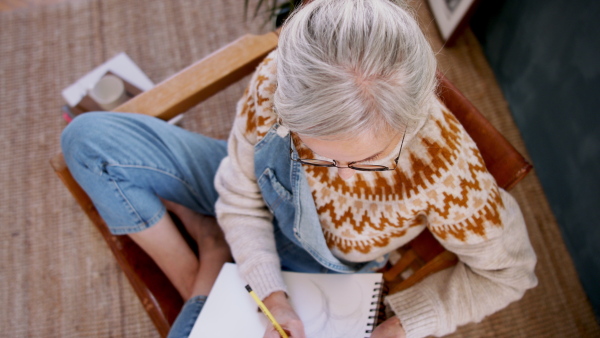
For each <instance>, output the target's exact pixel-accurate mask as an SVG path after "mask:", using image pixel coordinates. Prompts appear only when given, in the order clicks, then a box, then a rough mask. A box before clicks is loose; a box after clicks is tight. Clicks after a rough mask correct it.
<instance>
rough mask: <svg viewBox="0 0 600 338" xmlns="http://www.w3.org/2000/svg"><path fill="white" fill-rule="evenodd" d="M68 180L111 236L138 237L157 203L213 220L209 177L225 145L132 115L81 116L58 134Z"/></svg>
mask: <svg viewBox="0 0 600 338" xmlns="http://www.w3.org/2000/svg"><path fill="white" fill-rule="evenodd" d="M61 146H62V150H63V153H64V156H65V161H66V163H67V165H68V167H69V170H70V171H71V174H72V175H73V177H74V178H75V180H77V182H78V183H79V185H81V187H82V188H83V189H84V190H85V191H86V193H87V194H88V195H89V196H90V198H91V199H92V201H93V202H94V205H95V206H96V208H97V209H98V212H99V213H100V215H101V216H102V218H103V219H104V221H106V223H107V225H108V227H109V228H110V231H111V232H112V233H113V234H116V235H121V234H128V233H133V232H138V231H142V230H144V229H146V228H149V227H150V226H152V225H153V224H154V223H156V222H157V221H158V220H159V219H161V218H162V216H163V215H164V213H165V207H164V205H163V204H162V203H161V201H160V199H159V197H162V198H164V199H167V200H170V201H173V202H175V203H178V204H181V205H184V206H186V207H187V208H189V209H192V210H194V211H196V212H198V213H201V214H204V215H210V216H214V215H215V210H214V205H215V202H216V200H217V197H218V194H217V191H216V190H215V187H214V183H213V181H214V177H215V173H216V171H217V168H218V166H219V164H220V162H221V160H222V159H223V158H224V157H225V156H226V155H227V144H226V142H225V141H222V140H215V139H212V138H209V137H206V136H203V135H200V134H197V133H192V132H189V131H186V130H184V129H182V128H179V127H176V126H172V125H170V124H168V123H165V122H164V121H162V120H159V119H156V118H152V117H148V116H146V115H139V114H123V113H105V112H102V113H86V114H83V115H81V116H78V117H77V118H76V119H74V120H73V122H71V123H70V124H69V125H68V126H67V128H66V129H65V130H64V131H63V134H62V138H61Z"/></svg>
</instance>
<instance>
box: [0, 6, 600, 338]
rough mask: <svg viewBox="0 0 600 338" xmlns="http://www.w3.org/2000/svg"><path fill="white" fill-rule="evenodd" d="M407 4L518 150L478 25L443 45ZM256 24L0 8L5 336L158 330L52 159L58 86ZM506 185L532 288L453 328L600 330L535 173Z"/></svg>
mask: <svg viewBox="0 0 600 338" xmlns="http://www.w3.org/2000/svg"><path fill="white" fill-rule="evenodd" d="M413 5H414V7H415V8H416V13H418V15H419V17H420V20H421V24H422V26H423V29H424V30H425V32H426V33H427V35H428V36H429V37H430V40H431V43H432V45H433V47H434V49H435V50H436V51H437V52H438V58H439V61H440V69H441V70H442V71H443V72H444V73H445V74H446V75H447V76H448V77H449V78H450V80H451V81H453V82H454V83H455V84H456V85H457V86H458V87H459V88H460V89H461V90H462V91H463V92H464V93H465V95H466V96H467V97H468V98H470V99H471V100H472V101H473V102H474V103H475V105H476V106H477V107H478V108H479V109H480V110H481V111H482V112H483V113H484V114H485V115H486V116H487V117H488V118H489V120H490V121H491V122H492V123H493V124H494V126H496V127H497V128H498V129H499V130H500V131H501V132H502V133H503V134H504V135H506V137H507V138H508V139H509V140H510V141H511V142H512V143H513V144H514V145H515V146H516V147H517V149H519V150H520V151H521V152H522V153H524V154H526V149H525V147H524V145H523V142H522V140H521V137H520V134H519V131H518V129H517V128H516V127H515V124H514V123H513V120H512V118H511V116H510V112H509V110H508V105H507V103H506V101H505V100H504V98H503V96H502V93H501V92H500V90H499V88H498V86H497V85H496V83H495V80H494V76H493V73H492V72H491V70H490V68H489V66H488V65H487V63H486V61H485V59H484V57H483V56H482V52H481V50H480V47H479V44H478V43H477V40H476V39H475V38H474V36H473V34H472V33H471V32H470V31H468V30H467V31H466V32H465V33H464V34H463V36H462V37H461V38H460V39H459V40H458V42H457V43H456V45H454V46H452V47H446V48H443V47H442V43H441V42H440V40H439V37H438V36H437V31H436V30H435V25H434V23H433V21H432V18H431V15H430V13H429V12H428V9H427V6H425V5H424V4H422V3H421V2H419V1H416V2H414V3H413ZM250 6H251V7H250V8H252V6H253V5H252V3H251V5H250ZM261 25H262V21H261V20H254V21H252V20H251V21H245V20H244V18H243V0H219V1H212V0H169V1H164V0H127V1H124V0H72V1H71V2H66V3H61V4H57V5H51V6H47V7H41V8H36V9H30V10H17V11H13V12H7V13H0V118H1V119H0V121H1V122H0V142H1V148H0V149H1V155H0V187H1V193H0V208H1V212H0V241H1V245H0V311H1V312H0V336H2V337H28V336H31V337H88V336H91V337H96V336H97V337H109V336H110V337H156V336H158V334H157V332H156V331H155V329H154V327H153V325H152V323H151V322H150V320H149V318H148V317H147V315H146V312H145V311H144V309H143V307H142V305H141V304H140V302H139V301H138V299H137V297H136V296H135V295H134V293H133V291H132V289H131V287H130V286H129V284H128V281H127V280H126V278H125V277H124V275H123V274H122V272H121V271H120V270H119V268H118V266H117V264H116V262H115V261H114V259H113V258H112V256H111V253H110V252H109V250H108V249H107V247H106V245H105V244H104V242H103V240H102V238H101V237H100V235H99V234H98V233H97V231H96V230H95V228H94V227H93V226H92V224H91V223H90V222H89V221H88V220H87V218H86V217H85V216H84V214H83V212H81V210H80V209H79V207H78V206H77V205H76V204H75V202H74V200H73V198H72V197H71V196H70V195H69V193H68V192H67V190H66V189H65V188H64V187H63V186H62V184H61V183H60V182H59V180H58V179H57V178H56V177H55V175H54V173H53V171H52V169H51V168H50V165H49V163H48V160H49V159H50V158H51V157H52V156H53V155H55V154H56V153H58V152H59V135H60V132H61V130H62V129H63V128H64V127H65V125H66V123H65V122H64V121H63V120H62V118H61V117H60V106H61V105H62V104H63V101H62V98H61V95H60V93H61V90H62V89H63V88H65V87H66V86H68V85H69V84H71V83H73V82H74V81H75V80H77V79H78V78H79V77H81V76H82V75H84V74H85V73H87V72H88V71H90V70H91V69H93V68H94V67H96V66H98V65H99V64H101V63H103V62H104V61H106V60H108V59H109V58H111V57H112V56H114V55H116V54H117V53H119V52H123V51H124V52H126V53H127V54H128V55H129V56H130V57H131V58H132V59H133V60H134V61H135V62H136V63H137V64H138V65H139V66H140V68H141V69H142V70H144V72H146V74H147V75H148V76H149V77H150V78H151V79H152V80H153V81H154V82H160V81H161V80H163V79H165V78H167V77H168V76H170V75H172V74H173V73H175V72H177V71H179V70H181V69H182V68H184V67H186V66H187V65H189V64H191V63H193V62H194V61H196V60H198V59H200V58H202V57H203V56H205V55H207V54H208V53H210V52H211V51H214V50H215V49H218V48H219V47H221V46H223V45H224V44H226V43H228V42H230V41H232V40H234V39H235V38H237V37H239V36H241V35H243V34H246V33H249V32H250V33H256V34H259V33H264V32H266V31H267V29H269V28H270V26H266V27H261ZM243 82H244V81H242V83H240V84H238V85H234V86H232V87H230V88H229V89H227V90H226V91H225V92H223V93H221V94H219V95H218V96H216V97H214V98H212V99H210V101H209V102H207V103H205V104H203V105H201V106H200V107H198V108H197V109H194V112H191V113H188V114H186V117H185V118H184V121H183V126H184V127H186V128H188V129H191V130H194V131H199V132H203V133H205V134H208V135H211V136H215V137H221V138H225V137H226V136H227V133H228V130H229V127H230V123H231V120H232V116H233V112H234V109H235V102H236V100H237V98H238V97H239V96H240V95H241V93H242V91H243V89H244V83H243ZM526 156H527V155H526ZM511 193H512V194H513V195H514V196H515V197H516V198H517V200H518V202H519V203H520V205H521V208H522V210H523V213H524V215H525V219H526V222H527V226H528V229H529V234H530V237H531V241H532V242H533V245H534V248H535V250H536V253H537V255H538V258H539V263H538V265H537V269H536V272H537V275H538V278H539V286H538V287H537V288H535V289H533V290H531V291H529V292H527V293H526V294H525V296H524V297H523V299H522V300H520V301H519V302H516V303H514V304H511V305H510V306H509V307H507V308H506V309H504V310H502V311H500V312H498V313H496V314H494V315H492V316H490V317H488V318H486V319H484V320H483V321H482V322H481V323H478V324H470V325H467V326H465V327H462V328H460V329H459V330H458V331H457V332H456V333H455V334H454V335H453V336H455V337H526V336H527V337H540V336H541V337H593V336H600V329H599V326H598V324H597V322H596V321H595V318H594V316H593V313H592V310H591V307H590V305H589V303H588V301H587V299H586V297H585V294H584V293H583V291H582V288H581V286H580V284H579V281H578V277H577V274H576V272H575V269H574V267H573V264H572V261H571V258H570V257H569V255H568V253H567V251H566V249H565V245H564V243H563V241H562V239H561V236H560V232H559V229H558V227H557V224H556V221H555V219H554V217H553V216H552V212H551V210H550V209H549V206H548V203H547V201H546V198H545V196H544V193H543V191H542V188H541V186H540V184H539V182H538V179H537V177H536V174H535V171H534V172H533V173H531V174H530V175H529V176H528V177H527V178H526V179H525V180H524V181H523V182H521V183H520V184H519V185H518V186H517V187H516V188H515V189H514V190H512V191H511Z"/></svg>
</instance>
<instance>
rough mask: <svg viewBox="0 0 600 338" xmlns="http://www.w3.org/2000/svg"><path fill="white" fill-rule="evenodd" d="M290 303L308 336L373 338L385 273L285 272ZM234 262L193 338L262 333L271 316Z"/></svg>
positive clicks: (208, 303) (220, 279)
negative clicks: (377, 299)
mask: <svg viewBox="0 0 600 338" xmlns="http://www.w3.org/2000/svg"><path fill="white" fill-rule="evenodd" d="M283 278H284V280H285V282H286V284H287V286H288V291H289V296H290V300H291V303H292V306H293V307H294V309H295V310H296V312H297V313H298V315H299V316H300V318H301V319H302V322H303V323H304V326H305V330H306V334H307V337H310V338H321V337H323V338H335V337H344V338H352V337H357V338H358V337H360V338H362V337H369V336H370V334H368V333H366V332H365V331H366V330H370V329H371V327H370V326H367V325H366V324H367V323H369V322H372V319H369V316H372V315H373V313H372V312H370V311H369V310H370V309H371V308H373V306H372V305H371V302H372V301H373V298H372V296H373V294H376V292H375V291H373V289H374V288H377V287H378V286H377V285H376V283H377V282H381V274H375V273H373V274H351V275H343V274H301V273H293V272H284V273H283ZM245 285H246V283H245V282H244V281H243V280H242V278H241V277H240V275H239V273H238V271H237V266H235V264H229V263H228V264H226V265H225V266H224V267H223V270H221V273H220V274H219V277H218V279H217V281H216V283H215V286H214V287H213V289H212V291H211V294H210V296H209V297H208V299H207V301H206V304H205V306H204V309H203V310H202V312H201V314H200V317H199V318H198V320H197V321H196V325H195V326H194V328H193V329H192V332H191V335H190V337H193V338H201V337H225V338H226V337H248V338H252V337H257V338H260V337H262V336H263V334H264V332H265V329H266V327H267V323H268V319H267V318H266V316H265V315H264V314H262V313H260V312H258V311H257V309H258V306H257V305H256V303H255V302H254V300H253V299H252V297H251V296H250V294H248V292H247V291H246V289H245Z"/></svg>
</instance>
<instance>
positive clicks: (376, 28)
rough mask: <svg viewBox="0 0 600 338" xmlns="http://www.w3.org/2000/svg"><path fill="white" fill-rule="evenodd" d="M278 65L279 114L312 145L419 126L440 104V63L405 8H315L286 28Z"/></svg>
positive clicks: (344, 1) (333, 3) (344, 3)
mask: <svg viewBox="0 0 600 338" xmlns="http://www.w3.org/2000/svg"><path fill="white" fill-rule="evenodd" d="M277 60H278V61H277V86H278V87H277V91H276V92H275V101H274V104H275V108H276V111H277V113H278V115H279V118H280V120H281V122H282V124H283V125H285V126H286V127H288V128H289V129H290V130H292V131H294V132H297V133H299V134H302V135H306V136H309V137H325V136H343V135H346V136H348V135H352V134H357V133H362V132H366V131H375V132H377V130H382V129H387V128H393V129H395V130H404V128H405V127H406V126H408V125H410V126H416V125H420V124H421V123H422V122H424V121H425V119H426V118H427V115H428V111H429V106H430V103H431V102H432V100H433V99H434V97H435V96H434V95H435V88H436V78H435V71H436V60H435V55H434V53H433V51H432V50H431V46H430V45H429V43H428V42H427V40H426V39H425V36H424V35H423V33H422V32H421V29H420V28H419V26H418V24H417V22H416V21H415V20H414V18H413V17H412V16H411V14H409V12H408V10H407V9H406V8H405V7H404V5H402V4H401V3H399V2H398V1H392V0H315V1H312V2H311V3H309V4H307V5H305V6H303V7H301V8H300V9H299V10H298V11H296V12H295V13H293V14H292V16H291V17H290V18H289V19H288V20H287V22H286V23H285V25H284V27H283V29H282V31H281V35H280V38H279V47H278V59H277Z"/></svg>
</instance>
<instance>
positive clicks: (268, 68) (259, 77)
mask: <svg viewBox="0 0 600 338" xmlns="http://www.w3.org/2000/svg"><path fill="white" fill-rule="evenodd" d="M276 73H277V50H274V51H272V52H271V53H269V54H268V55H267V57H266V58H265V59H263V61H262V62H261V63H260V64H259V65H258V67H257V68H256V71H255V72H254V74H253V75H252V77H251V79H250V82H249V84H248V87H247V88H246V90H245V91H244V94H243V95H242V98H241V99H240V101H239V102H238V107H237V117H236V118H237V119H241V120H243V121H241V122H242V123H239V125H240V126H241V128H242V129H243V130H242V132H243V134H244V135H245V136H246V138H247V139H249V140H253V141H254V142H258V141H260V139H262V138H263V137H264V136H265V135H266V134H267V132H268V131H269V129H270V128H271V126H272V125H273V124H274V123H275V122H276V120H277V118H276V114H275V111H274V109H273V98H274V95H275V90H276V89H277V78H276Z"/></svg>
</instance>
